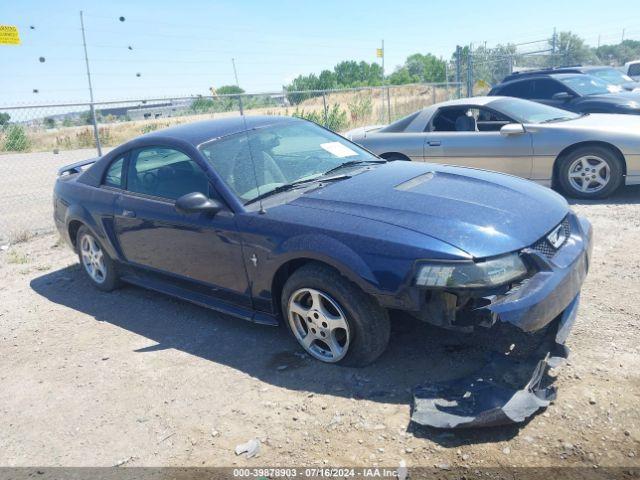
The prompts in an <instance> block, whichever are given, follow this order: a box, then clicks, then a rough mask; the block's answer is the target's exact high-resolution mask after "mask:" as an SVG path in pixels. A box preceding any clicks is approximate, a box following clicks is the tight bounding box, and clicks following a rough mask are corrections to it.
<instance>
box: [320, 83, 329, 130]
mask: <svg viewBox="0 0 640 480" xmlns="http://www.w3.org/2000/svg"><path fill="white" fill-rule="evenodd" d="M322 110H323V111H324V128H329V113H328V112H327V92H326V91H324V90H323V91H322Z"/></svg>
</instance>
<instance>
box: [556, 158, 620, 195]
mask: <svg viewBox="0 0 640 480" xmlns="http://www.w3.org/2000/svg"><path fill="white" fill-rule="evenodd" d="M558 174H559V178H558V180H559V181H560V185H561V186H562V188H563V190H564V191H565V192H566V193H567V194H568V195H570V196H572V197H576V198H605V197H608V196H609V195H611V194H612V193H613V192H614V191H616V190H617V189H618V187H620V185H621V184H622V162H621V161H620V159H619V158H618V156H617V155H616V154H615V153H614V152H612V151H611V150H609V149H607V148H604V147H596V146H594V147H583V148H579V149H577V150H575V151H573V152H571V153H570V154H568V155H566V156H565V157H564V158H562V159H561V160H560V165H559V168H558Z"/></svg>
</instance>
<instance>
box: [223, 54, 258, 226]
mask: <svg viewBox="0 0 640 480" xmlns="http://www.w3.org/2000/svg"><path fill="white" fill-rule="evenodd" d="M231 64H232V65H233V74H234V76H235V77H236V86H237V87H238V88H240V83H239V82H238V72H237V70H236V60H235V58H232V59H231ZM238 103H239V105H240V117H241V118H242V123H243V125H244V134H245V137H246V139H247V146H248V147H249V158H250V160H251V168H252V170H253V178H254V180H255V182H256V190H257V192H258V197H260V195H261V194H260V185H259V183H258V171H257V170H256V162H255V159H254V156H253V149H252V148H251V138H250V137H249V126H248V125H247V117H246V116H245V115H244V110H243V109H242V94H241V93H239V94H238ZM258 204H259V205H260V210H259V211H258V213H260V214H261V215H264V214H265V213H267V211H266V210H265V209H264V205H262V198H260V199H259V200H258Z"/></svg>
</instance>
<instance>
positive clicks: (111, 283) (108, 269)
mask: <svg viewBox="0 0 640 480" xmlns="http://www.w3.org/2000/svg"><path fill="white" fill-rule="evenodd" d="M76 248H77V250H78V258H79V259H80V265H81V266H82V271H83V272H84V273H85V275H86V276H87V278H88V279H89V280H90V281H91V283H92V284H93V285H94V286H95V287H97V288H99V289H100V290H104V291H105V292H110V291H111V290H113V289H115V288H117V287H118V286H119V284H120V282H119V278H118V272H117V268H116V264H115V262H114V261H113V260H112V259H111V257H109V254H108V253H107V252H106V251H105V249H104V247H103V246H102V244H101V243H100V241H98V239H97V238H96V236H95V235H94V234H93V233H92V232H91V230H89V229H88V228H87V227H85V226H82V227H80V228H79V229H78V234H77V235H76Z"/></svg>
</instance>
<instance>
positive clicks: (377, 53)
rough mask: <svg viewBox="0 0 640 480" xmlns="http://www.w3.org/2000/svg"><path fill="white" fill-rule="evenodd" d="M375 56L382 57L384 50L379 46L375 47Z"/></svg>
mask: <svg viewBox="0 0 640 480" xmlns="http://www.w3.org/2000/svg"><path fill="white" fill-rule="evenodd" d="M376 57H378V58H382V57H384V50H382V49H381V48H376Z"/></svg>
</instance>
